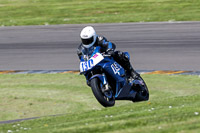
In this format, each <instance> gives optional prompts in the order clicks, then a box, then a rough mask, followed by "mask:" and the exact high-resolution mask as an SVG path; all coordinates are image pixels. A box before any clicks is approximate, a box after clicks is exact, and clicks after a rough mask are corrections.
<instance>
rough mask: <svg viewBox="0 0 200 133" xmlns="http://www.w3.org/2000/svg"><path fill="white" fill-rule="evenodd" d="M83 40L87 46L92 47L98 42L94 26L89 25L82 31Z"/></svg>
mask: <svg viewBox="0 0 200 133" xmlns="http://www.w3.org/2000/svg"><path fill="white" fill-rule="evenodd" d="M80 36H81V41H82V44H83V46H84V47H85V48H90V47H91V46H93V45H94V43H95V42H96V38H97V35H96V32H95V30H94V28H93V27H92V26H87V27H85V28H83V30H82V31H81V34H80Z"/></svg>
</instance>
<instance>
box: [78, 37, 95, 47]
mask: <svg viewBox="0 0 200 133" xmlns="http://www.w3.org/2000/svg"><path fill="white" fill-rule="evenodd" d="M81 41H82V43H83V44H84V45H90V44H91V43H92V42H93V41H94V37H93V36H92V37H90V38H88V39H83V38H81Z"/></svg>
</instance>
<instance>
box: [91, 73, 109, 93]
mask: <svg viewBox="0 0 200 133" xmlns="http://www.w3.org/2000/svg"><path fill="white" fill-rule="evenodd" d="M93 78H98V79H99V80H100V81H101V83H102V87H103V88H104V91H108V90H109V88H110V87H109V85H108V80H107V78H106V75H105V73H102V74H95V75H93V76H92V77H91V78H90V79H89V80H87V85H88V86H90V81H91V80H92V79H93Z"/></svg>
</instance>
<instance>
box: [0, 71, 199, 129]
mask: <svg viewBox="0 0 200 133" xmlns="http://www.w3.org/2000/svg"><path fill="white" fill-rule="evenodd" d="M142 77H143V78H144V79H145V81H146V83H147V85H148V87H149V90H150V100H149V101H147V102H139V103H132V102H131V101H116V105H115V106H114V107H112V108H103V107H102V106H101V105H100V104H99V103H98V102H97V101H96V99H95V98H94V96H93V94H92V92H91V90H90V88H88V87H87V86H86V84H85V79H84V77H83V76H79V75H76V74H28V75H23V74H22V75H0V105H1V106H0V112H1V113H0V118H1V120H10V119H19V118H27V117H35V116H45V115H54V114H63V115H60V116H46V117H41V118H40V119H35V120H29V121H24V122H17V123H11V124H3V125H0V132H3V133H4V132H5V133H6V132H8V131H9V130H11V131H14V132H17V131H20V132H30V133H36V132H38V133H43V132H45V133H46V132H53V133H62V132H63V133H64V132H70V133H73V132H76V133H77V132H87V133H88V132H116V133H118V132H119V133H121V132H131V133H132V132H144V133H149V132H152V133H154V132H156V133H157V132H158V133H159V132H162V133H163V132H166V133H168V132H170V133H171V132H177V133H186V132H190V133H191V132H193V133H198V132H200V124H199V123H200V108H199V106H200V102H199V101H200V82H199V80H200V78H199V76H189V75H188V76H184V75H142ZM2 112H3V113H2Z"/></svg>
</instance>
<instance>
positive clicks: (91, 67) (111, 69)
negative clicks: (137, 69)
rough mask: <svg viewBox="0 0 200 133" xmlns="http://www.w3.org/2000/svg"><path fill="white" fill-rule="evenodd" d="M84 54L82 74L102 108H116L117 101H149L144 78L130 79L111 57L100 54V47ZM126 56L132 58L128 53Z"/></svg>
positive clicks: (84, 51)
mask: <svg viewBox="0 0 200 133" xmlns="http://www.w3.org/2000/svg"><path fill="white" fill-rule="evenodd" d="M82 53H83V56H82V58H81V59H80V74H84V76H85V78H86V80H87V85H88V86H90V87H91V89H92V92H93V94H94V96H95V97H96V99H97V100H98V102H99V103H100V104H101V105H102V106H104V107H111V106H114V104H115V100H131V101H133V102H139V101H147V100H148V99H149V91H148V88H147V85H146V84H145V81H144V80H143V79H142V77H141V76H140V75H139V77H138V78H137V79H133V78H130V76H128V74H127V73H126V71H125V69H124V68H123V67H122V66H120V65H119V64H118V63H117V62H116V61H115V60H114V59H113V57H111V55H109V54H106V53H100V47H99V46H97V47H95V48H94V47H92V49H85V50H83V51H82ZM125 54H126V55H127V56H128V57H129V58H130V56H129V54H128V52H125Z"/></svg>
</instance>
